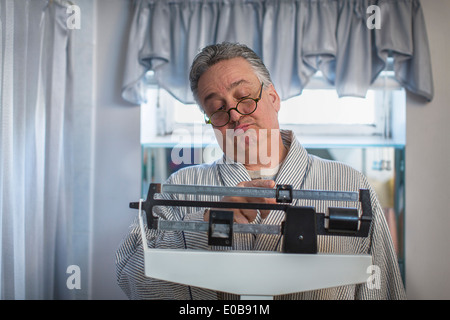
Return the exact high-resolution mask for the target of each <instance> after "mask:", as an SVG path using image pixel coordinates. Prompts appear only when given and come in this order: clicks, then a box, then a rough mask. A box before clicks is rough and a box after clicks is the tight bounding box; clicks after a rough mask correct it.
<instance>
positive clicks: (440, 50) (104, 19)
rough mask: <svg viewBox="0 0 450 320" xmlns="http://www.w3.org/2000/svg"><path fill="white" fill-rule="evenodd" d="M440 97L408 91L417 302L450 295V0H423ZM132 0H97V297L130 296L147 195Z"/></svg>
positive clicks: (410, 231)
mask: <svg viewBox="0 0 450 320" xmlns="http://www.w3.org/2000/svg"><path fill="white" fill-rule="evenodd" d="M422 6H423V11H424V14H425V20H426V25H427V30H428V35H429V42H430V49H431V57H432V63H433V73H434V84H435V98H434V100H433V101H432V102H431V103H428V104H426V103H423V102H422V101H419V100H416V98H415V97H413V96H411V95H408V99H407V147H406V184H407V186H406V235H405V237H406V238H405V240H406V243H405V249H406V286H407V294H408V297H409V298H411V299H449V298H450V277H448V276H447V273H448V270H449V266H450V233H449V232H448V228H449V227H450V214H449V201H448V200H449V199H450V191H449V190H450V189H449V188H448V184H449V182H450V169H449V166H450V142H449V138H450V125H449V123H448V121H449V120H450V107H449V105H448V104H449V103H448V101H450V89H449V88H448V83H449V75H450V64H449V63H448V62H447V59H448V54H449V52H450V51H449V49H450V48H449V40H448V39H449V38H448V35H449V33H450V24H449V20H448V17H449V16H450V1H442V0H422ZM128 9H129V1H127V0H99V1H98V2H97V20H98V21H97V22H98V23H97V30H96V37H97V55H96V63H97V67H96V79H97V81H96V85H97V99H96V123H95V146H96V148H95V150H96V156H95V173H94V179H95V186H94V196H93V198H94V200H93V201H94V205H93V221H92V222H93V230H94V235H93V237H92V241H93V252H92V260H93V262H92V268H93V270H92V271H93V273H92V280H91V284H90V286H91V288H90V292H91V298H93V299H122V298H125V296H124V295H123V293H122V292H121V290H120V289H119V288H118V286H117V284H116V278H115V266H114V253H115V250H116V248H117V246H118V244H119V242H120V240H121V239H122V237H123V236H124V235H125V234H126V232H127V227H128V225H129V223H130V221H131V218H132V217H133V215H134V214H135V212H134V210H131V209H128V203H129V202H131V201H136V200H137V197H139V194H140V172H141V170H140V145H139V131H140V129H139V116H140V115H139V108H138V107H135V106H130V105H128V104H127V103H125V102H124V101H123V100H122V99H121V98H120V87H121V80H122V70H123V64H122V63H121V61H123V59H124V53H125V43H126V34H127V27H128V26H127V23H128V20H127V19H128V12H129V11H128Z"/></svg>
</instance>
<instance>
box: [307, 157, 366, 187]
mask: <svg viewBox="0 0 450 320" xmlns="http://www.w3.org/2000/svg"><path fill="white" fill-rule="evenodd" d="M308 157H309V163H310V172H309V173H310V174H312V175H316V176H323V177H324V178H325V177H326V178H327V179H330V180H335V181H336V180H339V181H348V182H353V183H356V184H363V185H366V184H367V181H366V177H365V176H364V174H362V173H361V171H359V170H357V169H355V168H354V167H352V166H350V165H348V164H346V163H343V162H339V161H336V160H329V159H323V158H320V157H318V156H315V155H308Z"/></svg>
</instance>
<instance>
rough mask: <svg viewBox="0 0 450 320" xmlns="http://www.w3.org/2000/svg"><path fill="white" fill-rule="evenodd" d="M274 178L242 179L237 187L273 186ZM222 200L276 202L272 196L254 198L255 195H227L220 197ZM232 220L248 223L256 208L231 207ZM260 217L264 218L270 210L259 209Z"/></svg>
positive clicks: (254, 216) (252, 217)
mask: <svg viewBox="0 0 450 320" xmlns="http://www.w3.org/2000/svg"><path fill="white" fill-rule="evenodd" d="M275 185H276V184H275V181H274V180H261V179H257V180H252V181H243V182H241V183H239V184H238V185H237V186H238V187H251V188H274V187H275ZM222 201H224V202H249V203H270V204H276V200H275V199H273V198H256V197H228V196H225V197H223V198H222ZM233 212H234V222H236V223H250V222H252V221H254V220H255V219H256V217H257V215H258V212H257V210H254V209H233ZM260 213H261V218H262V219H265V218H267V216H268V215H269V213H270V210H260Z"/></svg>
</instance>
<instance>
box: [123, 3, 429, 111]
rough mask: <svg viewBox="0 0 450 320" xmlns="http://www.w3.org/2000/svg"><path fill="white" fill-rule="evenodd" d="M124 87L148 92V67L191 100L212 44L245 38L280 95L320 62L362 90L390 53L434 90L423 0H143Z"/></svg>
mask: <svg viewBox="0 0 450 320" xmlns="http://www.w3.org/2000/svg"><path fill="white" fill-rule="evenodd" d="M133 10H134V12H133V16H132V21H131V28H130V34H129V42H128V49H127V56H126V62H125V74H124V82H123V92H122V96H123V98H124V99H126V100H127V101H130V102H132V103H136V104H140V103H142V102H145V93H144V92H145V88H146V86H147V82H146V74H147V72H148V71H149V70H152V71H154V72H153V74H154V75H155V79H156V81H157V83H158V85H159V86H160V87H162V88H164V89H166V90H167V91H169V92H170V93H171V94H172V95H173V96H174V97H176V98H177V99H179V100H180V101H181V102H184V103H192V102H193V97H192V94H191V92H190V87H189V79H188V74H189V68H190V64H191V62H192V60H193V59H194V57H195V55H196V54H197V53H198V52H199V50H200V49H201V48H203V47H204V46H206V45H208V44H212V43H218V42H223V41H229V42H239V43H244V44H247V45H248V46H249V47H251V48H252V49H253V50H255V52H256V53H258V54H259V55H260V56H261V58H262V59H263V61H264V63H265V64H266V66H267V67H268V69H269V71H270V72H271V76H272V80H273V83H274V85H275V87H276V88H277V91H278V93H279V94H280V97H281V98H282V99H287V98H290V97H292V96H296V95H299V94H301V92H302V90H303V88H304V87H305V86H306V85H307V84H308V81H309V79H310V78H311V76H313V75H314V74H315V73H316V72H317V71H321V72H322V74H323V75H324V77H325V78H326V79H327V80H328V81H329V82H330V83H331V84H333V85H334V86H335V88H336V91H337V93H338V95H339V96H341V97H342V96H356V97H364V96H365V94H366V92H367V90H368V89H369V87H370V85H371V84H372V83H373V81H374V80H375V79H376V78H377V76H378V75H379V74H380V73H381V71H383V70H384V69H385V66H386V63H387V58H388V56H391V57H393V61H394V71H395V77H396V79H397V80H398V81H399V82H400V84H401V85H402V86H403V87H405V88H406V89H407V90H409V91H410V92H413V93H415V94H417V95H419V96H422V97H423V98H425V99H426V100H431V99H432V98H433V79H432V70H431V61H430V53H429V47H428V38H427V33H426V27H425V21H424V17H423V12H422V8H421V5H420V2H419V0H280V1H273V0H234V1H233V0H136V1H134V9H133Z"/></svg>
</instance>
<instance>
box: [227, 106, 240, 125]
mask: <svg viewBox="0 0 450 320" xmlns="http://www.w3.org/2000/svg"><path fill="white" fill-rule="evenodd" d="M241 117H242V114H240V113H239V112H237V110H236V108H234V109H231V110H230V122H236V121H238V120H239V119H240V118H241Z"/></svg>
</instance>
